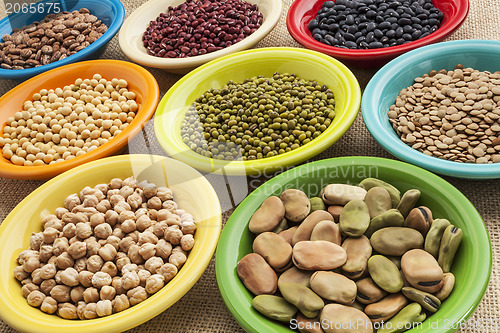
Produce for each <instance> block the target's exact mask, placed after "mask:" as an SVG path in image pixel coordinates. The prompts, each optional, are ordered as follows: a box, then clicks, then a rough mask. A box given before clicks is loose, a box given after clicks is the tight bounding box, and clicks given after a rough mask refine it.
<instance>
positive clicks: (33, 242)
mask: <svg viewBox="0 0 500 333" xmlns="http://www.w3.org/2000/svg"><path fill="white" fill-rule="evenodd" d="M43 239H44V238H43V234H42V233H41V232H37V233H34V232H33V233H31V237H30V248H31V249H32V250H36V251H38V250H40V245H42V242H43Z"/></svg>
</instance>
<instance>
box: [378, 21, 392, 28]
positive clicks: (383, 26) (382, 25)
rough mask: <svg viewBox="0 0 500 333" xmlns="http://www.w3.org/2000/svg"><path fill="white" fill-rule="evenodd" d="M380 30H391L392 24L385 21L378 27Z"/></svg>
mask: <svg viewBox="0 0 500 333" xmlns="http://www.w3.org/2000/svg"><path fill="white" fill-rule="evenodd" d="M378 27H379V29H390V28H391V23H389V22H387V21H384V22H382V23H380V24H379V25H378Z"/></svg>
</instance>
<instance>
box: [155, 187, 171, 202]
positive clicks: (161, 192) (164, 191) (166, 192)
mask: <svg viewBox="0 0 500 333" xmlns="http://www.w3.org/2000/svg"><path fill="white" fill-rule="evenodd" d="M156 196H157V197H158V198H160V200H161V201H167V200H172V199H173V193H172V190H171V189H169V188H168V187H158V189H157V190H156Z"/></svg>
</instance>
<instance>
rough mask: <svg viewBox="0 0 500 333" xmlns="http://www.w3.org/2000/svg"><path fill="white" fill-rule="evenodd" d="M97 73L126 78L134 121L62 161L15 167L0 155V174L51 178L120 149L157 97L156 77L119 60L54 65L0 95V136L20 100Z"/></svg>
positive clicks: (149, 113)
mask: <svg viewBox="0 0 500 333" xmlns="http://www.w3.org/2000/svg"><path fill="white" fill-rule="evenodd" d="M96 73H99V74H101V75H102V76H103V77H104V78H109V79H112V78H115V77H116V78H122V79H125V80H127V81H128V83H129V89H130V90H131V91H133V92H135V93H136V96H137V97H136V101H137V102H138V104H139V109H138V110H137V112H136V116H135V117H134V120H133V121H132V122H131V123H130V125H129V126H128V127H127V128H126V129H125V130H124V131H123V132H121V133H120V134H119V135H117V136H116V137H114V138H113V139H112V140H110V141H109V142H108V143H106V144H105V145H102V146H100V147H98V148H97V149H95V150H93V151H91V152H89V153H85V154H83V155H81V156H79V157H75V158H73V159H71V160H66V161H64V162H59V163H54V164H49V165H41V166H19V165H14V164H13V163H11V162H10V161H9V160H7V159H6V158H5V157H4V156H3V154H0V177H6V178H15V179H45V178H50V177H54V176H55V175H58V174H60V173H62V172H64V171H66V170H69V169H71V168H74V167H75V166H78V165H80V164H83V163H86V162H90V161H93V160H96V159H98V158H101V157H105V156H108V155H111V154H113V153H115V152H117V151H118V150H120V149H121V148H123V147H124V146H125V145H127V143H128V142H129V140H130V139H132V138H133V137H134V136H135V135H136V134H137V133H139V132H140V131H141V129H142V127H143V126H144V124H145V123H146V121H148V120H149V119H150V118H151V116H152V115H153V113H154V111H155V108H156V105H157V103H158V99H159V94H160V92H159V88H158V83H157V82H156V79H155V78H154V76H153V75H151V73H149V72H148V71H147V70H146V69H144V68H143V67H141V66H138V65H136V64H133V63H130V62H127V61H120V60H90V61H84V62H79V63H75V64H70V65H66V66H63V67H59V68H55V69H53V70H51V71H48V72H46V73H42V74H40V75H38V76H36V77H33V78H31V79H29V80H27V81H25V82H23V83H21V84H19V85H18V86H16V87H15V88H13V89H12V90H10V91H9V92H7V93H6V94H5V95H3V96H2V97H0V124H1V125H0V126H1V129H0V135H2V133H3V127H4V125H5V122H6V121H7V119H8V118H9V117H11V116H13V115H14V114H15V113H16V112H17V111H20V110H22V109H23V103H24V101H26V100H28V99H31V98H32V96H33V94H34V93H35V92H39V91H40V90H41V89H55V88H57V87H61V88H62V87H64V86H65V85H69V84H71V83H74V82H75V80H76V79H77V78H91V77H92V75H94V74H96Z"/></svg>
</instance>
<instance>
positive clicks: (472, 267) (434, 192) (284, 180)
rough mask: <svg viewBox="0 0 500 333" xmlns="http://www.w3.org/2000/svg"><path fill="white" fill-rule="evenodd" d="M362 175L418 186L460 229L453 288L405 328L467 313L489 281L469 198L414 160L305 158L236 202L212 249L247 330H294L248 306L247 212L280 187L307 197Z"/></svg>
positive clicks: (486, 246) (441, 326)
mask: <svg viewBox="0 0 500 333" xmlns="http://www.w3.org/2000/svg"><path fill="white" fill-rule="evenodd" d="M366 177H375V178H379V179H381V180H384V181H386V182H389V183H391V184H392V185H394V186H395V187H396V188H398V189H399V190H400V191H401V193H403V192H404V191H406V190H408V189H412V188H417V189H419V190H420V191H421V198H420V200H419V204H421V205H425V206H427V207H429V208H430V209H431V210H432V212H433V216H435V217H442V218H447V219H449V220H450V221H451V222H452V223H453V224H454V225H455V226H457V227H459V228H461V229H462V231H463V235H464V236H463V240H462V244H461V245H460V248H459V250H458V252H457V254H456V257H455V261H454V264H453V267H452V272H453V274H454V275H455V277H456V284H455V289H454V290H453V292H452V294H451V295H450V297H449V298H448V299H447V300H445V301H444V302H443V304H442V306H441V308H440V309H439V310H438V311H437V312H436V313H435V314H433V315H432V316H430V317H428V318H427V319H426V321H424V322H423V324H422V328H419V329H412V330H408V331H406V332H407V333H417V332H418V333H450V332H454V331H455V330H456V329H457V327H456V326H455V329H453V328H452V327H451V326H452V325H450V324H449V323H461V322H462V321H463V322H465V320H466V319H467V318H468V317H470V316H471V314H472V313H473V312H474V310H475V309H476V307H477V305H478V304H479V302H480V301H481V299H482V297H483V295H484V293H485V290H486V287H487V286H488V282H489V277H490V274H491V265H492V252H491V242H490V239H489V236H488V232H487V230H486V228H485V226H484V223H483V220H482V219H481V216H480V215H479V213H478V212H477V210H476V209H475V208H474V206H473V205H472V204H471V203H470V201H469V200H468V199H467V198H466V197H465V196H464V195H463V194H462V193H461V192H460V191H459V190H457V189H456V188H455V187H453V186H452V185H451V184H450V183H448V182H447V181H445V180H443V179H442V178H440V177H438V176H436V175H434V174H432V173H431V172H428V171H425V170H423V169H421V168H418V167H416V166H413V165H410V164H407V163H403V162H399V161H395V160H389V159H383V158H376V157H339V158H332V159H326V160H321V161H317V162H312V163H308V164H305V165H302V166H299V167H297V168H294V169H291V170H289V171H287V172H284V173H282V174H280V175H278V176H276V177H274V178H272V179H271V180H269V181H267V182H266V183H264V184H263V185H261V186H260V187H258V188H257V189H256V190H255V191H253V192H252V193H251V194H250V195H249V196H248V197H247V198H246V199H245V200H244V201H243V202H242V203H240V204H239V206H238V207H237V208H236V210H235V211H234V212H233V213H232V214H231V217H230V218H229V220H228V221H227V223H226V225H225V227H224V230H223V232H222V235H221V237H220V240H219V245H218V247H217V252H216V254H215V273H216V277H217V284H218V287H219V290H220V293H221V295H222V298H223V300H224V302H225V303H226V306H227V307H228V309H229V311H230V312H231V314H232V315H233V316H234V318H235V319H236V321H237V322H238V323H239V324H240V325H241V326H242V327H243V328H244V329H245V330H246V331H247V332H254V333H258V332H276V333H289V332H293V331H292V330H291V329H290V328H289V327H287V325H286V324H280V323H278V322H276V321H272V320H270V319H268V318H266V317H264V316H263V315H261V314H260V313H259V312H257V311H256V310H254V309H253V308H252V306H251V302H252V298H253V294H252V293H251V292H250V291H248V290H247V289H246V288H245V286H244V285H243V283H242V282H241V280H240V279H239V277H238V275H237V274H236V266H237V263H238V261H239V260H240V259H241V258H242V257H243V256H245V255H246V254H248V253H250V252H252V242H253V239H254V236H253V235H252V234H251V232H250V231H249V229H248V222H249V220H250V217H251V216H252V214H253V213H254V212H255V211H256V210H257V209H258V208H259V207H260V205H261V204H262V202H263V201H264V200H265V199H266V198H267V197H269V196H270V195H278V196H279V195H280V193H281V192H282V191H283V190H285V189H289V188H297V189H301V190H303V191H304V192H305V193H306V194H307V195H308V196H309V197H311V196H316V195H318V194H319V192H320V190H321V189H322V188H323V187H324V186H325V185H327V184H329V183H334V182H337V183H348V184H352V185H355V184H358V183H359V182H360V181H361V180H362V179H364V178H366ZM436 322H438V324H433V325H434V326H435V325H438V327H437V328H436V329H434V328H431V327H430V326H429V324H430V323H436ZM459 326H460V325H458V328H459ZM447 327H448V328H447Z"/></svg>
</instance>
